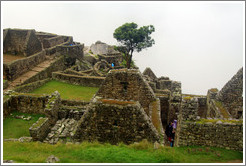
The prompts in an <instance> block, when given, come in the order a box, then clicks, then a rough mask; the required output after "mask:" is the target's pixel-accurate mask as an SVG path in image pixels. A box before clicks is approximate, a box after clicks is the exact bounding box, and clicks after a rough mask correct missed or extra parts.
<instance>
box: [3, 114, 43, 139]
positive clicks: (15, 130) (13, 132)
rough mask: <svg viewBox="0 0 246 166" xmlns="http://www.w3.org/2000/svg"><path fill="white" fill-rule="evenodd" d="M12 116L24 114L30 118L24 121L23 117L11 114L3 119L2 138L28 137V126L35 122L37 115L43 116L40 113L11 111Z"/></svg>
mask: <svg viewBox="0 0 246 166" xmlns="http://www.w3.org/2000/svg"><path fill="white" fill-rule="evenodd" d="M12 114H13V116H16V115H24V116H25V117H27V116H31V117H32V118H31V120H29V121H25V120H23V119H16V118H13V117H12V116H9V117H7V118H6V119H4V120H3V138H4V139H7V138H20V137H23V136H26V137H30V133H29V128H30V127H31V126H32V124H33V123H35V122H36V121H37V120H38V118H39V117H44V115H40V114H27V113H19V112H13V113H12Z"/></svg>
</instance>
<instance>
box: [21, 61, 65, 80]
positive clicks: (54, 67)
mask: <svg viewBox="0 0 246 166" xmlns="http://www.w3.org/2000/svg"><path fill="white" fill-rule="evenodd" d="M64 69H66V66H65V64H64V57H59V58H58V59H57V60H56V61H54V62H53V63H51V64H50V66H48V67H47V68H45V69H44V70H42V71H40V72H39V73H37V74H36V75H34V76H32V77H30V78H29V79H27V80H26V81H24V82H23V83H22V84H21V85H24V84H28V83H31V82H35V81H39V80H44V79H46V78H51V77H52V72H55V71H59V70H64Z"/></svg>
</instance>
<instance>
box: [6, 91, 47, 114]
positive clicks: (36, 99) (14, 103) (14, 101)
mask: <svg viewBox="0 0 246 166" xmlns="http://www.w3.org/2000/svg"><path fill="white" fill-rule="evenodd" d="M47 100H48V96H47V95H34V94H22V93H15V94H12V97H11V100H10V106H11V110H16V111H19V112H22V113H36V114H44V108H45V104H46V102H47ZM4 112H5V110H4Z"/></svg>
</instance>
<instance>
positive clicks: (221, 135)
mask: <svg viewBox="0 0 246 166" xmlns="http://www.w3.org/2000/svg"><path fill="white" fill-rule="evenodd" d="M176 136H177V137H179V138H177V139H178V142H177V146H192V145H198V146H212V147H221V148H227V149H232V150H239V151H242V150H243V124H234V123H220V124H213V123H205V124H199V123H195V122H183V123H181V126H180V131H179V133H177V135H176Z"/></svg>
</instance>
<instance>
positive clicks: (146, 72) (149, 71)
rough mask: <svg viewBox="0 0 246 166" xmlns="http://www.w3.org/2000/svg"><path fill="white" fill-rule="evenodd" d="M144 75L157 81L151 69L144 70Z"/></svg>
mask: <svg viewBox="0 0 246 166" xmlns="http://www.w3.org/2000/svg"><path fill="white" fill-rule="evenodd" d="M143 75H147V76H149V77H150V78H151V79H152V80H157V77H156V75H155V73H154V72H153V71H152V70H151V69H150V68H149V67H147V68H146V69H145V70H144V72H143Z"/></svg>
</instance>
